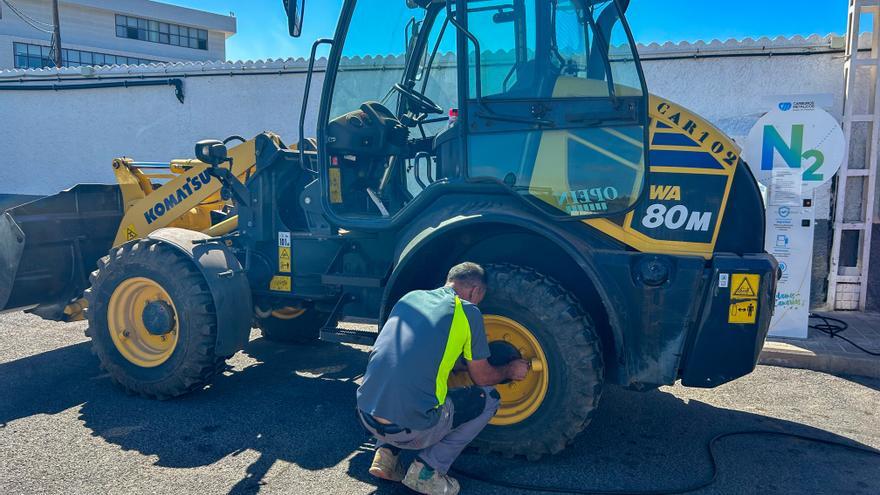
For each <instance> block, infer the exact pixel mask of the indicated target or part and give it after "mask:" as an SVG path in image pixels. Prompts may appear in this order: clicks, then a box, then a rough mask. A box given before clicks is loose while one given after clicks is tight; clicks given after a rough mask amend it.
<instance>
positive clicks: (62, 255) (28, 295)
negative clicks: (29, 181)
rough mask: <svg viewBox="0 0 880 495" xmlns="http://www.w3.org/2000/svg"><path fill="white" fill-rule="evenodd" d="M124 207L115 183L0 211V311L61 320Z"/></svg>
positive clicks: (79, 294) (77, 189) (83, 286)
mask: <svg viewBox="0 0 880 495" xmlns="http://www.w3.org/2000/svg"><path fill="white" fill-rule="evenodd" d="M123 213H124V205H123V202H122V195H121V193H120V190H119V186H115V185H113V186H110V185H91V184H89V185H79V186H76V187H74V188H72V189H69V190H67V191H64V192H61V193H60V194H56V195H55V196H49V197H47V198H43V199H38V200H36V201H33V202H30V203H26V204H23V205H21V206H17V207H15V208H12V209H9V210H7V211H6V212H4V213H3V214H2V215H0V312H6V311H13V310H22V309H24V310H27V311H29V312H32V313H34V314H37V315H39V316H41V317H43V318H46V319H48V320H56V321H65V320H66V315H65V314H64V308H65V307H67V305H68V304H70V303H71V302H73V301H76V300H77V299H79V298H80V297H82V293H83V291H85V289H86V288H88V287H89V280H88V279H89V274H90V273H91V272H92V271H93V270H95V268H96V266H97V262H98V260H99V259H100V258H101V257H102V256H106V255H107V253H108V252H109V250H110V248H111V247H113V240H114V239H115V237H116V233H117V231H118V229H119V223H120V221H121V220H122V216H123Z"/></svg>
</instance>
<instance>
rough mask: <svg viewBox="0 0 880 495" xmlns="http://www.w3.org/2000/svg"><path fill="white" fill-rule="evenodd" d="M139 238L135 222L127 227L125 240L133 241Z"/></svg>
mask: <svg viewBox="0 0 880 495" xmlns="http://www.w3.org/2000/svg"><path fill="white" fill-rule="evenodd" d="M137 238H138V233H137V230H135V228H134V224H131V225H129V226H128V227H127V228H126V229H125V240H127V241H133V240H135V239H137Z"/></svg>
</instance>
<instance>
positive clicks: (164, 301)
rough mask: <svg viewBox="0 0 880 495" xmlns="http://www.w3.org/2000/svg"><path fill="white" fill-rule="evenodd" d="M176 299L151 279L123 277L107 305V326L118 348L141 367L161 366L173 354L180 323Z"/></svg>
mask: <svg viewBox="0 0 880 495" xmlns="http://www.w3.org/2000/svg"><path fill="white" fill-rule="evenodd" d="M176 315H177V309H176V308H175V307H174V301H173V300H172V299H171V296H169V295H168V292H166V291H165V289H164V288H162V286H161V285H160V284H159V283H158V282H156V281H154V280H151V279H149V278H144V277H135V278H130V279H127V280H124V281H123V282H122V283H120V284H119V285H118V286H117V287H116V289H115V290H114V291H113V295H112V296H110V302H109V303H108V305H107V326H108V329H109V331H110V338H111V339H112V340H113V344H114V346H116V350H118V351H119V353H120V354H121V355H122V357H124V358H125V359H126V360H127V361H129V362H130V363H132V364H134V365H136V366H140V367H142V368H155V367H157V366H160V365H162V364H163V363H165V362H166V361H168V359H169V358H170V357H171V355H172V354H174V350H175V349H176V348H177V341H178V337H179V323H178V318H177V316H176Z"/></svg>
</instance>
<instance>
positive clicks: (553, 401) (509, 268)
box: [474, 265, 604, 460]
mask: <svg viewBox="0 0 880 495" xmlns="http://www.w3.org/2000/svg"><path fill="white" fill-rule="evenodd" d="M486 272H487V278H488V282H489V290H488V294H487V296H486V299H485V301H483V302H482V303H481V304H480V309H481V310H482V312H483V315H484V316H486V317H490V316H491V315H495V316H501V317H504V318H506V319H509V320H513V321H514V322H516V323H517V324H519V325H521V326H523V327H525V328H526V329H527V331H528V332H529V333H531V335H532V336H533V337H534V339H535V340H537V342H538V343H539V344H540V350H541V351H542V352H543V355H544V356H545V358H546V363H545V364H544V366H546V369H547V373H548V375H547V376H548V380H547V387H546V393H545V394H544V395H543V399H542V401H541V402H540V405H539V406H538V407H537V409H536V410H534V412H531V413H530V414H528V416H527V417H524V418H522V419H517V420H516V421H517V422H515V423H513V424H510V423H511V422H510V419H509V418H508V419H507V420H506V421H505V422H506V423H508V424H504V425H500V424H491V423H490V424H489V426H487V427H486V429H485V430H483V432H482V433H481V434H480V436H479V437H478V438H477V439H476V440H475V441H474V446H475V447H477V448H478V449H480V450H481V451H484V452H497V453H501V454H503V455H508V456H509V455H523V456H526V457H527V458H529V459H530V460H536V459H538V458H539V457H541V456H542V455H545V454H556V453H558V452H560V451H562V450H563V449H565V447H566V446H567V445H568V444H569V443H571V442H572V441H573V440H574V438H575V437H576V436H577V435H578V434H579V433H580V432H581V431H583V430H584V428H586V427H587V425H588V424H589V423H590V420H591V418H592V416H593V412H594V411H595V410H596V407H597V406H598V404H599V399H600V397H601V394H602V382H603V375H604V371H603V370H604V367H603V363H602V352H601V344H600V341H599V337H598V334H597V333H596V330H595V327H594V325H593V322H592V320H591V319H590V317H589V315H587V314H586V312H584V310H583V308H582V307H581V305H580V304H579V303H578V302H577V300H576V299H575V298H574V296H573V295H572V294H571V293H570V292H568V291H567V290H566V289H565V288H564V287H562V286H561V285H560V284H559V283H558V282H556V281H554V280H552V279H550V278H549V277H546V276H544V275H542V274H540V273H538V272H536V271H534V270H532V269H530V268H524V267H519V266H515V265H489V266H487V267H486ZM488 319H489V318H487V321H488ZM488 328H489V327H488V326H487V329H488ZM530 373H534V371H533V372H530ZM507 386H509V385H505V384H502V385H498V389H499V392H502V399H504V395H505V394H504V391H503V390H502V388H503V387H507ZM504 407H505V405H504V402H503V401H502V405H501V408H502V409H503V408H504ZM502 412H503V411H501V410H500V411H499V414H500V413H502ZM496 418H499V416H496ZM493 421H495V420H493ZM495 422H496V423H497V421H495Z"/></svg>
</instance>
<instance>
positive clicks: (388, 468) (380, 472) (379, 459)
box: [370, 447, 403, 481]
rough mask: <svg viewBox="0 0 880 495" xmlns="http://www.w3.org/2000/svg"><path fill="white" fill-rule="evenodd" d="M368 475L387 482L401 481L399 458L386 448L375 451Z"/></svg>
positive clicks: (401, 470) (401, 473)
mask: <svg viewBox="0 0 880 495" xmlns="http://www.w3.org/2000/svg"><path fill="white" fill-rule="evenodd" d="M370 474H372V475H373V476H375V477H377V478H380V479H383V480H388V481H400V480H402V479H403V466H401V465H400V456H398V455H395V454H394V452H391V449H389V448H388V447H382V448H379V449H376V454H375V455H373V464H371V465H370Z"/></svg>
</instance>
